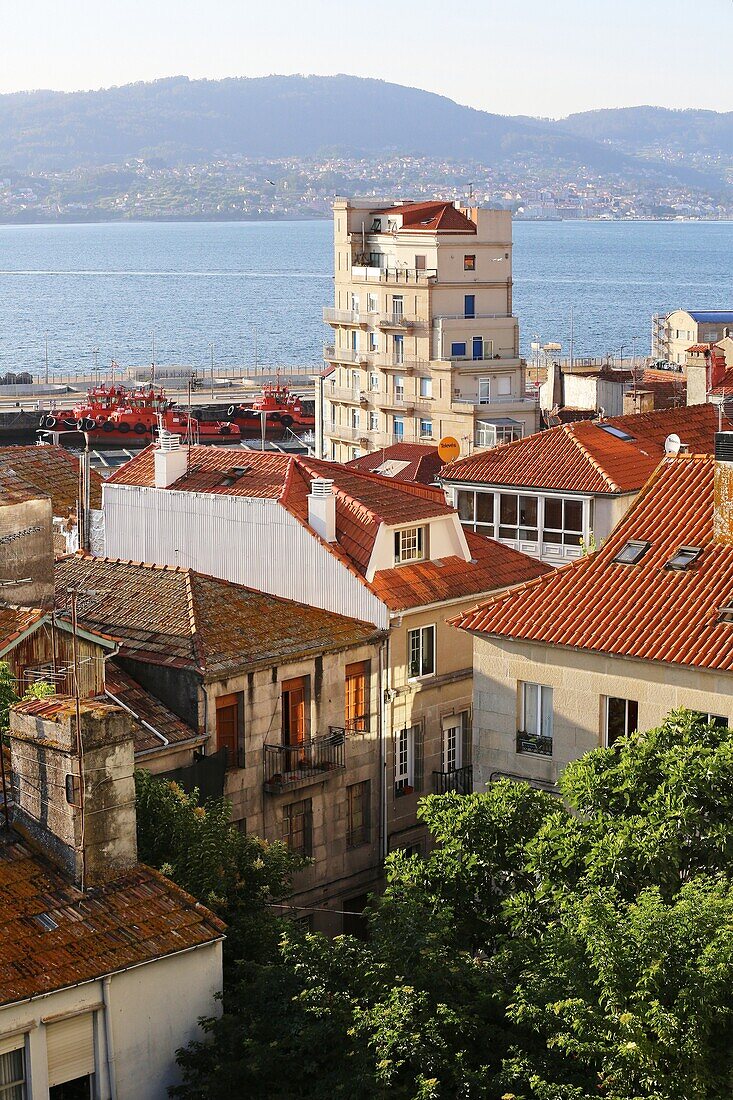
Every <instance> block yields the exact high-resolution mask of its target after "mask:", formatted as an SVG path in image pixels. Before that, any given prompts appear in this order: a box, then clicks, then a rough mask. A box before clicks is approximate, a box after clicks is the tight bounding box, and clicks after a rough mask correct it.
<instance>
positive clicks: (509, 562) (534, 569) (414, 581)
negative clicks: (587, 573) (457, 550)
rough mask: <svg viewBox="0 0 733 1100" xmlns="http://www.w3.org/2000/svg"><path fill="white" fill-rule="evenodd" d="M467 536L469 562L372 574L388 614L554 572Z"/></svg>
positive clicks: (477, 537) (453, 560)
mask: <svg viewBox="0 0 733 1100" xmlns="http://www.w3.org/2000/svg"><path fill="white" fill-rule="evenodd" d="M465 534H466V539H467V540H468V545H469V549H470V550H471V555H472V560H471V561H464V559H463V558H459V557H450V558H441V559H440V561H424V562H416V563H414V564H412V565H400V566H397V567H395V568H394V569H381V570H380V571H379V572H378V573H375V575H374V580H373V582H372V586H371V587H372V589H373V591H374V592H375V593H376V595H377V596H378V597H379V598H380V599H381V600H383V601H384V603H385V604H386V605H387V606H388V607H389V608H390V609H391V610H392V611H405V610H407V608H410V607H421V606H423V605H424V604H432V603H441V602H443V601H444V600H457V599H461V597H466V598H467V599H468V598H470V597H471V596H476V595H478V594H479V593H482V592H492V591H495V590H496V589H498V588H508V587H509V586H510V585H516V584H523V583H524V582H526V581H530V580H532V579H533V578H535V577H541V576H543V575H544V574H545V573H551V572H552V571H553V570H552V566H551V565H545V564H544V562H541V561H537V559H536V558H530V557H528V555H527V554H522V553H520V552H519V550H514V549H513V548H512V547H510V546H504V544H503V543H500V542H495V541H494V540H493V539H488V538H484V537H483V536H482V535H474V534H473V533H472V532H470V531H467V532H466V533H465Z"/></svg>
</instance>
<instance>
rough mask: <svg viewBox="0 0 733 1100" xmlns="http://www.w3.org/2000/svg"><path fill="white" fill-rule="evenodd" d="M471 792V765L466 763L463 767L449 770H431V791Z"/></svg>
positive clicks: (442, 792) (437, 792)
mask: <svg viewBox="0 0 733 1100" xmlns="http://www.w3.org/2000/svg"><path fill="white" fill-rule="evenodd" d="M448 791H455V792H456V794H471V793H472V791H473V767H472V766H471V765H470V764H466V765H465V767H463V768H454V770H453V771H450V772H433V792H434V793H435V794H446V793H447V792H448Z"/></svg>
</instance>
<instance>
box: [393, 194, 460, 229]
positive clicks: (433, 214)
mask: <svg viewBox="0 0 733 1100" xmlns="http://www.w3.org/2000/svg"><path fill="white" fill-rule="evenodd" d="M372 213H373V214H387V215H389V214H400V215H402V228H403V230H404V231H406V232H410V233H415V232H426V233H435V232H438V233H445V232H450V233H475V232H476V224H475V222H472V221H471V219H470V218H469V217H467V216H466V215H465V214H464V213H463V212H462V211H461V210H457V209H456V207H455V206H454V205H453V203H452V202H443V201H441V200H435V201H433V202H407V203H403V204H402V205H400V206H387V207H385V208H384V209H383V210H373V211H372Z"/></svg>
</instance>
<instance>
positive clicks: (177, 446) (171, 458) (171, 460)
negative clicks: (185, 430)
mask: <svg viewBox="0 0 733 1100" xmlns="http://www.w3.org/2000/svg"><path fill="white" fill-rule="evenodd" d="M187 466H188V448H187V447H182V446H181V437H180V435H172V434H171V432H166V431H161V432H160V433H159V435H158V446H157V447H156V448H155V488H156V489H167V488H168V486H169V485H172V484H173V482H174V481H178V479H179V478H181V477H183V475H184V474H185V472H186V468H187Z"/></svg>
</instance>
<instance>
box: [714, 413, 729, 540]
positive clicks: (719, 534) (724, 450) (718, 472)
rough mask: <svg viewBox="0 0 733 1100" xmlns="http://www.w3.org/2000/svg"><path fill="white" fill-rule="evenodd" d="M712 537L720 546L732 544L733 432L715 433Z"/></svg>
mask: <svg viewBox="0 0 733 1100" xmlns="http://www.w3.org/2000/svg"><path fill="white" fill-rule="evenodd" d="M713 537H714V539H715V541H716V542H717V543H718V544H720V545H722V546H733V432H716V433H715V507H714V508H713Z"/></svg>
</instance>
